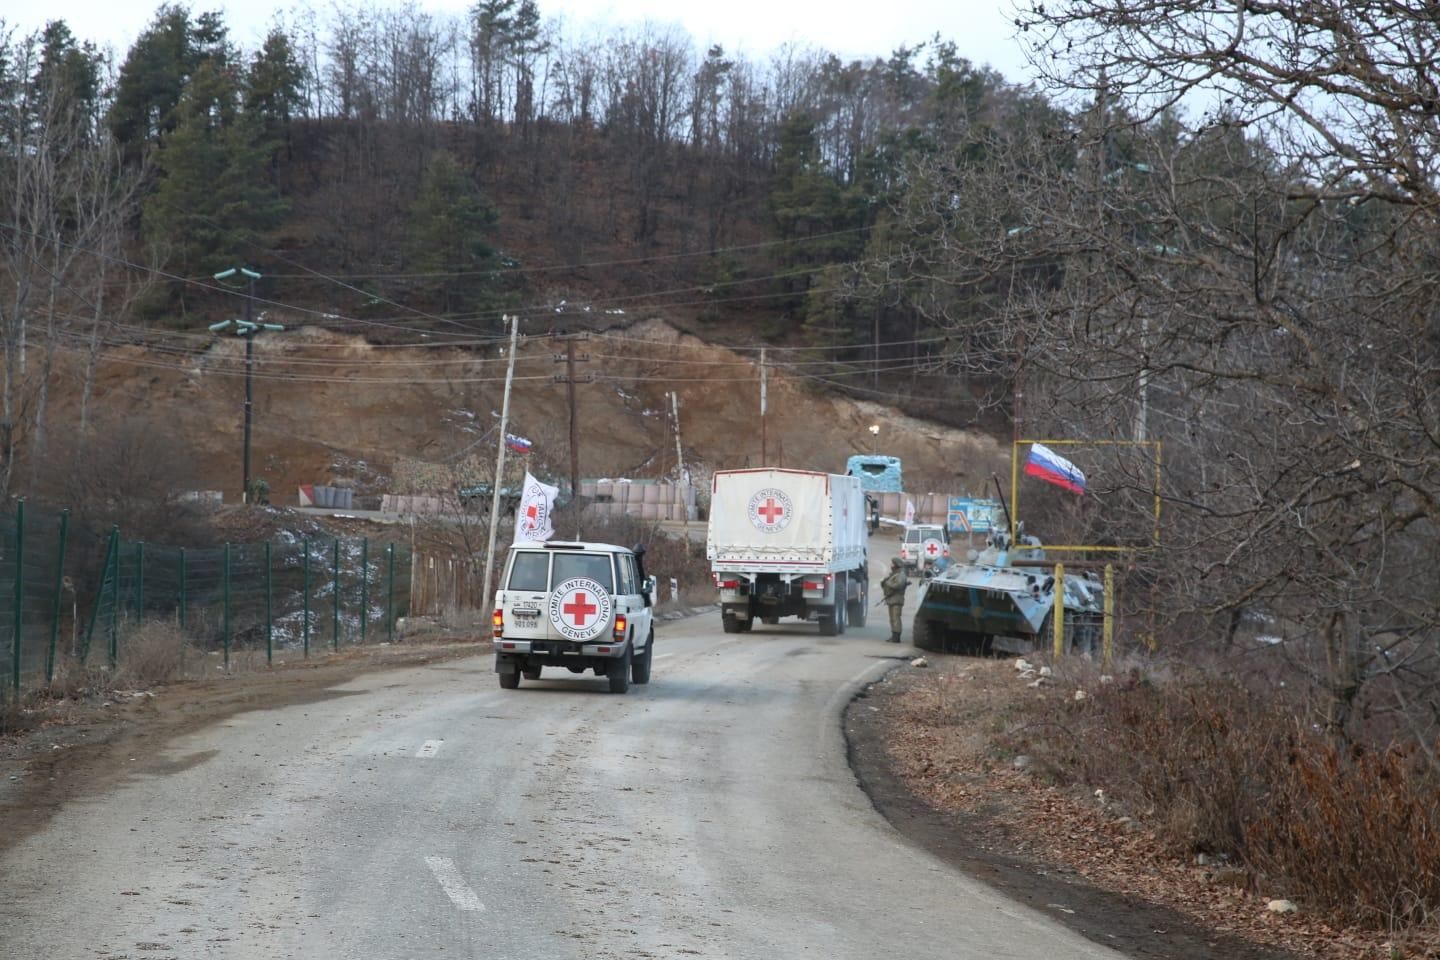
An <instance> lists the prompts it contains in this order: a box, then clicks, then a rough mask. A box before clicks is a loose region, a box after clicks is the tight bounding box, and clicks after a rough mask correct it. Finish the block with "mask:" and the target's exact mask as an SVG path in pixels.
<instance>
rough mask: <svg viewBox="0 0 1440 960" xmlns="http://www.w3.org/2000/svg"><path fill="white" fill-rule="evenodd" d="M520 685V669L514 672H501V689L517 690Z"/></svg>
mask: <svg viewBox="0 0 1440 960" xmlns="http://www.w3.org/2000/svg"><path fill="white" fill-rule="evenodd" d="M519 686H520V671H519V670H516V671H515V672H514V673H502V674H500V689H501V690H515V689H518V688H519Z"/></svg>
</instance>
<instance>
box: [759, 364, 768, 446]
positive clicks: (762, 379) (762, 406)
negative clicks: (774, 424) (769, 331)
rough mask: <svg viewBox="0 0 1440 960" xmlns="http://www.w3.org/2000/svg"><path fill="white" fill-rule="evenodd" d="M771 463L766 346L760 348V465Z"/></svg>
mask: <svg viewBox="0 0 1440 960" xmlns="http://www.w3.org/2000/svg"><path fill="white" fill-rule="evenodd" d="M769 465H770V459H769V448H768V446H767V438H766V436H765V348H764V347H761V348H760V466H762V467H765V466H769Z"/></svg>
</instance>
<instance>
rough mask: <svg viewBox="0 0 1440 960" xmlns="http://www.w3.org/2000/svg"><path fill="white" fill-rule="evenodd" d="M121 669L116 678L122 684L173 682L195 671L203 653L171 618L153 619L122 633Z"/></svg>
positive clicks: (115, 680)
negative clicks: (169, 619) (192, 644)
mask: <svg viewBox="0 0 1440 960" xmlns="http://www.w3.org/2000/svg"><path fill="white" fill-rule="evenodd" d="M119 647H120V656H119V669H118V671H117V672H116V674H115V678H114V680H113V681H112V682H113V684H114V685H115V686H121V687H148V686H151V685H153V684H157V683H173V682H174V681H176V680H183V679H186V678H187V677H188V676H191V675H193V674H194V672H195V670H196V668H197V667H198V666H199V664H200V663H202V662H203V655H202V654H201V653H200V652H199V651H198V650H196V649H195V648H194V647H193V646H191V644H190V641H189V640H187V639H186V637H185V635H184V634H183V633H182V632H181V631H180V628H179V627H178V626H177V625H175V624H174V623H171V622H170V621H168V620H150V621H147V622H145V623H141V624H139V625H136V626H131V627H129V628H127V629H125V630H124V631H123V632H122V633H121V635H120V641H119Z"/></svg>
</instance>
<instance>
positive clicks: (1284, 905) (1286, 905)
mask: <svg viewBox="0 0 1440 960" xmlns="http://www.w3.org/2000/svg"><path fill="white" fill-rule="evenodd" d="M1265 909H1266V910H1269V911H1270V912H1271V913H1299V912H1300V908H1299V907H1297V906H1296V905H1295V902H1294V901H1293V900H1271V901H1270V902H1269V903H1267V904H1265Z"/></svg>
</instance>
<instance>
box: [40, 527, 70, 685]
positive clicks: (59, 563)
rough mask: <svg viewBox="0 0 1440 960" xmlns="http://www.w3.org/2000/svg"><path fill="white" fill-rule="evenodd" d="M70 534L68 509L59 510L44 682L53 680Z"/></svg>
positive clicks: (48, 682) (47, 682)
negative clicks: (67, 542)
mask: <svg viewBox="0 0 1440 960" xmlns="http://www.w3.org/2000/svg"><path fill="white" fill-rule="evenodd" d="M69 535H70V511H69V510H61V511H60V553H59V556H57V557H56V558H55V603H54V607H53V609H52V610H51V611H50V649H49V650H47V651H46V653H45V683H46V684H47V685H48V684H50V683H53V682H54V680H55V645H56V643H57V642H59V639H60V598H61V597H62V596H64V594H65V542H66V540H67V539H68V538H69Z"/></svg>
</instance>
